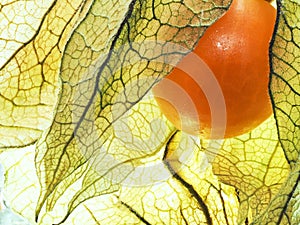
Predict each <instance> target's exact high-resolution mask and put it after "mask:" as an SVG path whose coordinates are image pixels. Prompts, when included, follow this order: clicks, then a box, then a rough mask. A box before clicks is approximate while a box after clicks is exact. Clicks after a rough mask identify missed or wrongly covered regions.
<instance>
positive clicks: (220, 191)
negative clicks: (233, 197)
mask: <svg viewBox="0 0 300 225" xmlns="http://www.w3.org/2000/svg"><path fill="white" fill-rule="evenodd" d="M213 187H214V188H215V186H213ZM216 190H217V191H218V193H219V195H220V198H221V202H222V205H223V207H222V210H223V213H224V217H225V221H226V224H227V225H229V224H230V223H229V221H228V216H227V212H226V205H225V201H224V198H223V195H222V189H221V185H220V190H218V189H216Z"/></svg>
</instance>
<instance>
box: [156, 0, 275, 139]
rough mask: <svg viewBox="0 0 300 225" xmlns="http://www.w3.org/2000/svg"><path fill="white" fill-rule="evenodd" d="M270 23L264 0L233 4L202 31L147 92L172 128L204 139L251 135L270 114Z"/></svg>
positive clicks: (272, 12) (272, 14)
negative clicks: (190, 50) (191, 50)
mask: <svg viewBox="0 0 300 225" xmlns="http://www.w3.org/2000/svg"><path fill="white" fill-rule="evenodd" d="M275 19H276V10H275V8H274V7H273V6H271V5H270V3H269V2H267V1H264V0H233V2H232V4H231V6H230V8H229V9H228V11H227V12H226V13H225V14H224V15H223V16H222V17H221V18H220V19H219V20H217V21H216V22H215V23H214V24H212V25H211V26H210V27H209V28H207V30H206V31H205V33H204V35H203V36H202V37H201V38H200V40H199V42H198V44H197V46H196V47H195V49H194V51H193V52H192V53H190V54H188V55H187V56H185V57H184V58H183V59H182V60H181V61H180V62H179V63H178V65H177V66H176V67H175V68H174V69H173V70H172V71H171V73H170V74H169V75H167V76H166V77H165V78H164V79H162V80H161V81H160V82H159V83H158V84H157V85H155V86H154V88H153V94H154V96H155V99H156V101H157V103H158V105H159V107H160V109H161V111H162V112H163V114H164V115H165V116H166V117H167V118H168V120H170V121H171V122H172V123H173V124H174V125H175V127H177V128H178V129H181V130H183V131H185V132H187V133H190V134H193V135H201V136H202V137H204V138H212V139H220V138H229V137H235V136H237V135H241V134H244V133H247V132H249V131H251V130H252V129H254V128H255V127H257V126H258V125H259V124H261V123H262V122H263V121H264V120H266V119H267V118H268V117H269V116H270V115H271V114H272V107H271V102H270V98H269V94H268V82H269V72H270V68H269V43H270V40H271V36H272V33H273V29H274V24H275ZM195 54H196V55H197V56H198V57H200V59H199V60H195ZM201 59H202V60H201ZM213 79H215V80H216V82H215V83H214V81H213ZM218 88H219V89H220V91H219V90H218ZM208 92H209V93H208ZM219 92H221V97H220V94H219ZM214 93H215V94H216V95H214ZM222 101H224V104H223V105H222V104H215V102H219V103H222ZM212 106H213V107H212ZM222 107H224V109H223V108H222ZM224 120H225V121H224Z"/></svg>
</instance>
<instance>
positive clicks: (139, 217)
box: [120, 201, 151, 225]
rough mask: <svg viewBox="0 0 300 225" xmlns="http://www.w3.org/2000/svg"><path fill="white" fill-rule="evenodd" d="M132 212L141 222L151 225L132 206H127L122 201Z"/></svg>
mask: <svg viewBox="0 0 300 225" xmlns="http://www.w3.org/2000/svg"><path fill="white" fill-rule="evenodd" d="M120 202H121V204H122V205H124V206H125V207H126V208H127V209H128V210H129V211H130V212H132V213H133V214H134V215H135V216H136V217H137V218H138V219H139V220H141V221H142V222H143V223H144V224H146V225H151V223H149V222H148V221H147V220H146V219H145V218H144V217H143V216H141V215H140V214H139V213H138V212H137V211H136V210H134V209H133V208H132V207H131V206H130V205H128V204H126V203H125V202H123V201H120Z"/></svg>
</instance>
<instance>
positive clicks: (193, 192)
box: [165, 161, 213, 225]
mask: <svg viewBox="0 0 300 225" xmlns="http://www.w3.org/2000/svg"><path fill="white" fill-rule="evenodd" d="M165 164H166V166H167V167H168V169H169V171H170V172H171V173H172V174H173V177H174V178H175V179H176V180H177V181H179V182H180V183H181V184H182V185H183V186H184V187H185V188H186V189H187V190H188V191H189V192H190V193H191V195H192V196H193V197H194V198H195V199H196V200H197V202H198V204H199V206H200V207H201V209H202V212H203V214H204V216H205V219H206V222H207V224H208V225H212V224H213V222H212V219H211V216H210V213H209V210H208V207H207V206H206V204H205V202H204V201H203V199H202V198H201V196H200V195H199V194H198V192H197V191H196V190H195V188H194V187H193V185H191V184H189V183H188V182H186V181H185V180H184V179H183V178H182V177H181V176H179V175H178V174H177V173H176V172H175V171H174V170H173V168H172V166H171V165H170V164H169V162H166V161H165Z"/></svg>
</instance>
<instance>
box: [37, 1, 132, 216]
mask: <svg viewBox="0 0 300 225" xmlns="http://www.w3.org/2000/svg"><path fill="white" fill-rule="evenodd" d="M135 2H136V0H132V2H131V3H130V4H129V8H128V11H127V14H126V16H125V18H124V20H123V21H122V23H121V25H120V27H119V29H118V31H117V33H116V35H115V36H114V39H113V41H112V44H111V46H110V50H109V53H108V55H107V58H106V59H105V61H104V63H103V64H102V65H101V67H100V68H99V71H98V73H97V76H96V81H95V84H96V85H95V87H94V90H93V94H92V95H91V98H90V99H89V101H88V103H87V106H86V108H85V110H84V111H83V113H82V116H81V117H80V119H79V120H78V123H77V124H76V127H75V128H74V130H73V132H72V134H71V136H70V138H69V139H68V140H67V141H66V142H65V145H64V148H63V149H62V153H61V155H60V157H59V159H58V161H59V162H60V161H61V160H62V158H63V156H64V154H65V153H66V151H67V147H68V146H69V144H70V143H71V141H72V140H73V139H74V138H75V134H76V132H77V130H78V129H79V127H80V125H81V123H82V121H83V120H84V118H85V115H86V114H87V112H88V110H89V108H90V106H91V105H92V103H93V100H94V98H95V96H96V94H97V91H98V85H99V80H100V77H101V73H102V71H103V70H104V68H105V67H106V65H107V63H108V62H109V60H110V58H111V56H112V52H113V49H114V47H115V45H116V43H117V41H118V39H119V36H120V34H121V32H122V31H123V29H124V27H125V25H126V23H127V20H128V19H129V18H130V16H131V14H132V12H133V9H134V5H135ZM58 169H59V164H58V166H56V168H55V170H54V171H53V179H52V181H51V183H50V184H49V186H51V185H53V182H54V180H55V179H54V177H55V174H56V173H57V171H58ZM58 183H59V182H58ZM57 185H58V184H55V185H54V187H56V186H57ZM46 198H47V194H46V195H45V196H44V199H43V200H42V202H44V201H45V200H46ZM40 210H41V209H40ZM38 211H39V210H38ZM38 211H37V215H38V213H39V212H38ZM37 215H36V218H35V219H36V221H37V220H38V216H37Z"/></svg>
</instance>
